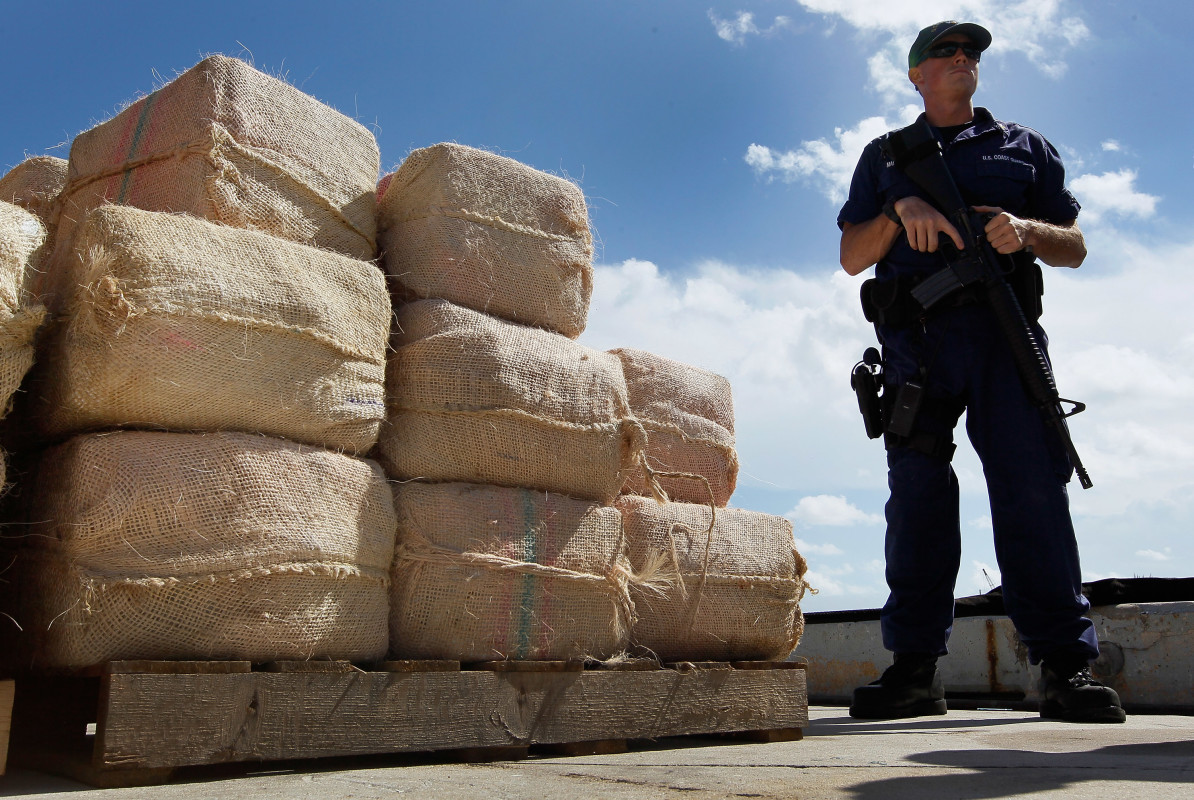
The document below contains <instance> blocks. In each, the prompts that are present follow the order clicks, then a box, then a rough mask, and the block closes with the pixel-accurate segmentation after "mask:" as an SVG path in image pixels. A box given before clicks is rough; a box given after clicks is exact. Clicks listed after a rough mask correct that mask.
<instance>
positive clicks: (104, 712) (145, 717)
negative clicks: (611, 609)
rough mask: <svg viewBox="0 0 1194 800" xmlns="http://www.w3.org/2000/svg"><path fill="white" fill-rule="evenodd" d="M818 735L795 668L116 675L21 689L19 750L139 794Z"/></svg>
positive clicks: (291, 667)
mask: <svg viewBox="0 0 1194 800" xmlns="http://www.w3.org/2000/svg"><path fill="white" fill-rule="evenodd" d="M807 725H808V703H807V689H806V681H805V672H804V664H801V663H798V662H728V663H725V662H723V663H700V664H692V663H684V664H675V665H667V666H666V667H664V668H658V667H654V668H650V669H643V665H642V664H641V663H631V664H628V665H624V666H622V667H621V668H618V667H606V668H585V666H584V665H582V664H580V663H564V662H491V663H487V664H480V665H469V666H467V667H465V668H463V669H462V668H461V666H460V664H458V663H456V662H444V661H433V662H427V661H389V662H383V663H382V664H378V665H371V666H369V667H365V668H362V667H358V666H356V665H353V664H350V663H348V662H342V661H310V662H274V663H271V664H264V665H252V664H250V663H249V662H246V661H212V662H205V661H190V662H171V661H117V662H109V663H108V664H106V665H103V666H102V667H100V668H97V669H95V670H90V671H88V672H87V673H86V674H81V675H80V674H76V675H69V676H42V677H36V678H27V679H18V681H17V686H16V699H15V704H14V710H13V731H14V738H13V741H14V742H18V741H19V742H20V743H21V748H20V750H19V751H18V752H19V757H20V762H21V763H22V764H23V765H25V766H28V767H31V768H35V769H43V770H49V771H54V772H65V773H67V774H69V775H70V776H71V777H74V778H76V779H79V780H83V781H84V782H86V783H91V784H93V785H97V786H129V785H145V784H153V783H161V782H164V781H166V780H169V779H170V777H171V775H172V774H173V772H174V771H175V770H177V769H179V768H182V767H191V766H195V765H214V764H228V763H236V762H261V761H281V760H285V761H293V760H296V759H312V758H328V757H342V756H362V755H376V754H388V753H425V752H438V753H442V757H443V758H445V759H453V760H461V759H463V760H492V759H508V758H518V757H522V756H525V755H526V754H527V753H528V752H529V751H530V749H531V748H534V749H535V751H536V752H540V753H548V754H551V753H555V754H565V755H586V754H600V753H610V752H621V751H624V750H625V749H626V746H627V742H628V741H632V740H639V739H659V738H663V737H671V736H685V735H708V734H719V735H729V736H735V737H742V738H745V739H747V740H748V741H791V740H793V739H799V738H800V736H801V734H802V730H803V728H805V727H807ZM89 730H93V731H94V734H93V735H90V734H89V733H88V731H89ZM17 760H18V755H17V753H16V752H14V757H13V761H14V763H16V762H17Z"/></svg>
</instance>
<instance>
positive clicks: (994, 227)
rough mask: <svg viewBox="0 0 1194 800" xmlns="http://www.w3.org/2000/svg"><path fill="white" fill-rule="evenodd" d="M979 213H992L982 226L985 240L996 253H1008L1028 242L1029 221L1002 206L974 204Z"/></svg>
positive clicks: (1015, 250)
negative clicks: (985, 235) (1013, 214)
mask: <svg viewBox="0 0 1194 800" xmlns="http://www.w3.org/2000/svg"><path fill="white" fill-rule="evenodd" d="M973 208H974V210H975V211H977V212H978V213H980V214H993V215H994V216H992V217H991V220H990V222H988V223H987V225H986V227H984V228H983V232H984V233H986V234H987V241H988V242H990V243H991V247H993V248H995V252H996V253H1000V254H1001V255H1008V254H1009V253H1018V252H1020V251H1021V250H1023V249H1024V248H1025V247H1026V246H1027V245H1028V242H1029V239H1028V237H1029V235H1030V234H1031V229H1030V228H1031V222H1030V221H1029V220H1026V219H1020V218H1019V217H1016V216H1012V215H1011V214H1009V213H1007V212H1006V211H1004V210H1003V209H1002V208H998V207H996V206H974V207H973Z"/></svg>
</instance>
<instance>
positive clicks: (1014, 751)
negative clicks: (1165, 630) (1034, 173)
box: [0, 707, 1194, 800]
mask: <svg viewBox="0 0 1194 800" xmlns="http://www.w3.org/2000/svg"><path fill="white" fill-rule="evenodd" d="M810 717H811V718H812V724H811V726H810V727H809V728H808V729H807V731H806V735H805V738H804V739H803V740H802V741H796V742H783V743H775V744H730V743H726V742H724V741H719V740H716V739H697V738H689V739H671V740H662V741H660V742H657V743H655V745H653V746H652V747H650V748H647V749H635V750H632V751H631V752H629V753H624V754H619V755H603V756H586V757H580V758H578V757H569V758H559V757H532V758H529V759H526V760H523V761H517V762H497V763H487V764H453V763H444V762H442V761H437V760H435V759H434V757H417V758H410V757H395V758H388V759H384V760H381V759H369V760H361V759H358V760H355V761H339V762H306V763H304V764H300V765H298V766H297V767H295V768H293V769H292V768H271V769H269V770H262V769H261V767H256V768H253V769H254V770H256V771H252V770H244V769H241V770H239V774H235V775H232V774H230V773H229V772H228V771H223V772H213V771H212V770H210V769H209V770H207V771H205V772H202V771H201V772H198V773H197V774H194V775H190V776H188V779H189V780H190V782H187V783H173V784H170V785H168V786H155V787H146V788H136V789H109V790H103V791H101V790H96V789H90V788H89V787H86V786H82V785H81V784H77V783H73V782H71V781H67V780H64V779H61V778H56V777H52V776H48V775H43V774H40V773H34V772H28V771H23V770H21V769H19V768H12V769H10V772H9V774H8V775H6V776H3V777H0V796H20V795H26V796H36V797H46V798H48V797H70V798H72V800H84V799H85V798H103V800H134V799H136V800H149V798H153V799H154V800H159V799H160V800H173V799H175V798H178V799H179V800H181V799H182V798H187V799H188V800H189V799H190V798H229V799H230V800H243V798H247V797H252V798H254V800H258V799H260V800H273V799H274V798H302V799H304V800H305V799H306V798H311V799H312V800H316V799H318V800H330V799H331V798H360V799H361V800H366V799H368V798H388V797H402V796H405V797H429V798H473V797H484V798H486V800H500V799H501V798H554V797H564V798H569V800H580V798H587V797H602V798H606V797H609V798H652V800H654V799H655V798H671V797H683V798H689V799H690V800H700V799H702V798H723V797H762V798H822V797H824V798H863V799H865V800H869V799H870V798H874V800H900V799H901V798H916V799H917V800H922V799H923V798H963V799H964V800H977V799H978V798H992V797H1021V796H1032V797H1033V798H1034V799H1035V798H1060V797H1066V798H1114V799H1115V800H1129V799H1130V798H1138V797H1146V798H1148V800H1162V798H1179V797H1180V798H1189V797H1191V796H1194V717H1179V716H1151V715H1133V716H1130V717H1128V722H1127V723H1126V724H1124V725H1072V724H1067V723H1060V722H1050V721H1044V720H1041V719H1040V718H1039V717H1037V716H1036V715H1035V714H1033V713H1028V712H1022V711H951V712H950V713H949V714H948V715H947V716H944V717H927V718H921V719H914V720H906V721H897V722H859V721H856V720H852V719H850V717H849V716H847V714H846V710H845V709H844V708H830V707H813V708H811V709H810ZM10 766H12V765H10Z"/></svg>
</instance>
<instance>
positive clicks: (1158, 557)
mask: <svg viewBox="0 0 1194 800" xmlns="http://www.w3.org/2000/svg"><path fill="white" fill-rule="evenodd" d="M1170 552H1171V550H1170V548H1168V547H1166V548H1165V551H1164V552H1160V551H1157V550H1137V551H1136V555H1138V556H1139V557H1140V558H1147V559H1150V560H1152V561H1168V560H1169V559H1170V558H1171V556H1170Z"/></svg>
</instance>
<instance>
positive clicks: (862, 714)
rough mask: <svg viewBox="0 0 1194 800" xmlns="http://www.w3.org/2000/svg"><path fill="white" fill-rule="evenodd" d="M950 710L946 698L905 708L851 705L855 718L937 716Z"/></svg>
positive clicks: (852, 714)
mask: <svg viewBox="0 0 1194 800" xmlns="http://www.w3.org/2000/svg"><path fill="white" fill-rule="evenodd" d="M946 711H948V708H947V706H946V703H945V701H944V700H925V701H924V702H921V703H913V704H912V705H910V706H906V707H905V708H859V707H857V706H850V716H851V717H853V718H854V719H907V718H908V717H936V716H941V715H942V714H945V713H946Z"/></svg>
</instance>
